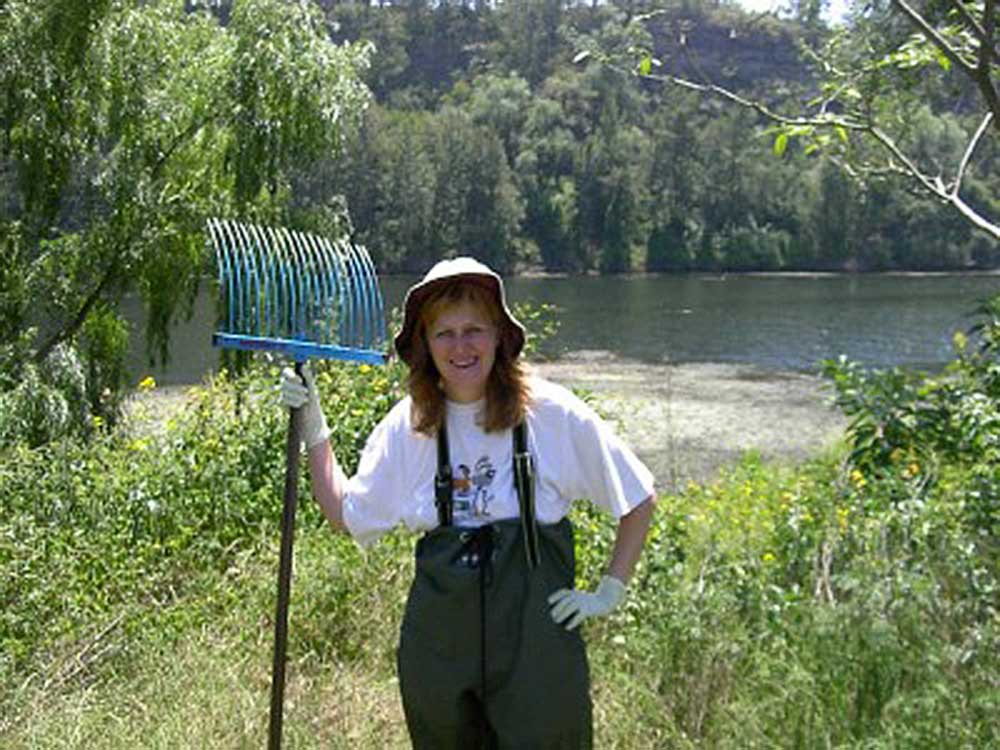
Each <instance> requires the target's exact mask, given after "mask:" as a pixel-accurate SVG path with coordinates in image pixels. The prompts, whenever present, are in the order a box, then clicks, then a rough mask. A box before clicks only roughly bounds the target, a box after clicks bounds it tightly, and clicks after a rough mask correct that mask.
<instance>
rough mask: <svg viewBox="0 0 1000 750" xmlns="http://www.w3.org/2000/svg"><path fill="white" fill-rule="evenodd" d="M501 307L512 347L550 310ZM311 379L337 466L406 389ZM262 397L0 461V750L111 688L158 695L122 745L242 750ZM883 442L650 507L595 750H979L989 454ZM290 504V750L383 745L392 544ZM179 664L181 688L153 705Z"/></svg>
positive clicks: (988, 691) (871, 391) (602, 623)
mask: <svg viewBox="0 0 1000 750" xmlns="http://www.w3.org/2000/svg"><path fill="white" fill-rule="evenodd" d="M518 314H519V316H520V317H521V318H522V319H523V320H525V321H526V322H529V323H530V326H531V327H532V329H534V328H535V327H537V326H538V325H539V323H540V322H541V321H544V320H545V319H546V317H547V316H548V314H549V313H548V312H547V311H545V310H534V311H532V310H523V309H519V310H518ZM998 319H1000V316H997V315H996V303H995V302H990V303H986V304H984V306H983V310H982V312H981V314H980V317H979V318H978V320H979V322H978V324H977V328H976V338H975V341H976V346H975V347H972V346H966V347H963V348H961V349H960V355H959V357H958V359H957V360H956V363H955V364H954V365H953V366H952V367H951V368H949V370H948V371H947V373H944V374H942V375H941V376H940V379H941V380H944V379H950V381H951V383H952V385H951V386H950V387H958V386H957V384H959V383H961V384H963V385H962V387H963V388H965V389H966V391H965V396H963V398H962V399H960V400H961V401H967V400H969V399H970V398H971V397H972V393H971V389H972V388H973V386H976V387H978V388H979V392H980V393H981V395H982V396H983V397H986V398H988V399H990V400H991V401H992V403H994V404H995V399H996V391H995V390H989V389H995V387H996V382H997V381H996V380H995V364H994V354H993V353H994V351H995V349H994V344H993V343H991V342H995V341H996V340H997V331H996V330H995V323H996V320H998ZM316 372H317V381H318V383H319V387H320V389H321V391H322V394H323V402H324V404H325V406H326V408H327V411H328V420H329V423H330V425H331V427H332V428H333V430H334V437H333V439H334V442H335V444H336V445H337V450H338V453H339V455H340V456H341V457H342V458H344V459H345V464H346V466H345V468H346V469H347V470H348V471H351V470H353V468H354V461H355V460H356V456H357V455H358V452H359V451H360V448H361V446H362V444H363V442H364V440H365V438H366V436H367V434H368V433H369V432H370V430H371V429H372V427H373V425H374V424H375V422H376V420H377V419H378V418H380V416H381V415H382V414H384V413H385V411H386V410H387V409H388V408H390V406H391V405H392V404H393V403H394V402H395V401H396V400H397V399H398V398H399V397H400V396H401V394H402V379H403V377H404V370H403V368H402V367H401V365H399V364H398V363H395V364H392V365H390V366H389V367H387V368H371V367H367V366H360V367H355V366H344V365H333V364H317V365H316ZM276 380H277V368H276V367H275V366H271V365H267V364H266V363H265V364H258V366H257V367H256V368H254V369H253V370H251V371H250V372H248V373H247V374H246V375H244V376H241V377H240V378H238V379H230V378H228V377H226V376H224V375H223V376H220V377H219V378H217V379H215V380H214V381H212V382H210V383H208V384H206V385H205V386H203V387H200V388H198V389H194V390H192V391H190V392H189V393H187V394H186V395H185V396H184V400H183V405H182V406H181V407H180V408H178V409H177V410H166V409H164V406H163V405H164V403H168V402H164V401H163V400H162V399H163V396H156V398H155V400H152V401H149V402H143V401H141V402H140V403H139V405H138V406H135V407H134V411H133V412H132V416H131V417H130V418H129V419H128V420H126V421H125V422H123V424H122V425H120V426H119V427H118V428H116V429H114V430H101V431H99V432H98V434H97V437H96V438H95V439H94V440H93V441H91V443H90V444H89V445H88V446H86V447H83V446H81V444H80V443H79V442H78V441H75V440H57V441H52V442H49V443H48V444H46V445H45V446H43V447H39V448H34V449H31V448H28V447H27V446H23V445H22V446H18V447H14V448H8V449H6V450H5V452H4V453H3V454H2V463H0V494H2V496H3V497H4V498H5V499H6V500H5V503H4V504H3V505H2V506H0V565H3V567H4V570H7V571H9V572H10V575H8V576H6V577H4V578H3V579H2V580H0V596H2V597H3V599H4V601H5V602H10V603H11V604H10V606H7V607H5V608H4V610H3V612H2V614H0V642H2V645H3V648H2V653H3V655H4V656H3V660H2V661H0V676H2V677H3V684H4V685H6V686H8V688H7V690H6V691H5V692H4V693H2V694H0V706H3V715H4V716H9V717H12V718H11V720H10V721H9V722H7V723H4V722H0V737H3V739H4V741H5V742H6V743H7V744H8V745H9V746H11V747H14V748H18V747H22V746H25V747H26V746H28V744H27V743H28V742H29V737H31V738H34V739H33V740H32V741H33V742H35V743H36V744H35V745H33V746H41V747H48V746H51V747H57V746H63V747H81V746H82V744H81V741H80V740H79V736H77V739H73V738H71V737H70V736H69V735H68V733H67V732H68V726H69V725H68V724H67V722H66V721H65V720H64V719H65V717H66V716H67V715H72V716H74V717H76V719H75V720H74V721H73V722H71V724H72V726H74V727H79V726H91V725H94V724H100V723H101V718H102V717H105V716H110V715H112V714H115V715H119V714H118V713H116V712H118V711H120V710H121V701H119V700H117V699H116V696H120V695H124V694H128V695H129V696H131V697H130V699H129V701H127V702H126V703H128V705H133V703H134V702H136V701H138V702H139V703H143V702H146V703H148V702H149V701H152V700H154V699H155V700H157V701H161V702H160V703H158V704H157V705H162V706H163V710H161V711H158V712H155V718H151V717H150V715H148V714H147V713H144V714H143V715H141V716H139V715H137V716H136V720H137V721H139V722H140V726H142V727H143V729H142V732H141V734H143V735H144V736H153V735H156V736H161V737H162V736H164V733H170V737H171V738H172V739H165V740H163V743H162V744H164V746H167V745H171V744H172V745H174V746H177V745H178V744H181V745H190V746H200V747H219V748H221V747H225V746H231V745H232V744H233V742H237V744H239V743H246V744H254V743H255V742H256V741H257V740H255V739H254V737H257V738H258V739H259V736H262V733H263V731H264V728H263V725H262V723H261V722H260V721H259V720H258V719H253V718H252V716H253V715H255V713H260V715H261V716H262V715H264V713H266V711H263V709H259V707H261V706H263V705H264V703H265V697H266V690H267V684H268V681H267V669H268V664H269V661H268V659H267V654H268V653H269V649H268V644H269V638H270V626H269V622H268V620H267V617H268V613H269V612H270V611H271V607H272V606H273V589H272V586H273V572H274V566H275V560H276V556H277V551H276V547H277V534H278V526H279V524H278V517H279V515H280V505H281V500H280V494H281V482H282V476H283V464H284V437H285V428H286V424H287V423H286V418H287V417H286V415H285V414H284V413H283V411H282V410H281V409H280V408H279V407H278V405H277V402H276V396H275V394H274V385H273V384H274V382H275V381H276ZM892 382H896V381H892ZM843 383H844V384H850V386H851V388H853V389H854V395H852V396H851V397H850V398H849V399H847V400H845V406H848V405H851V404H853V406H851V408H852V409H854V411H853V412H852V416H853V417H854V418H855V420H857V419H858V418H860V417H861V415H862V414H863V413H866V410H869V411H871V412H872V415H869V417H868V421H872V420H874V419H876V417H875V416H874V415H875V414H877V415H878V417H877V418H878V419H879V420H884V419H885V415H886V414H889V413H892V412H893V411H894V410H895V411H898V410H899V409H898V404H897V402H899V401H903V402H905V401H906V399H907V398H908V395H907V394H909V393H910V392H911V391H910V390H909V389H911V388H913V387H916V386H914V385H913V384H911V383H909V381H904V382H903V384H902V385H901V386H900V388H901V390H902V393H903V395H902V396H900V397H899V398H898V399H896V401H893V399H892V397H891V393H890V391H891V388H890V386H889V385H888V384H883V385H882V386H880V387H879V388H874V386H873V384H872V383H871V382H869V381H868V380H865V379H864V378H863V377H861V376H860V375H857V374H856V373H855V374H853V375H851V376H850V377H848V378H847V379H846V380H844V381H843ZM851 388H845V389H844V390H845V392H851ZM928 393H930V391H928ZM149 397H150V396H147V398H149ZM935 398H936V396H935ZM145 403H148V404H149V405H148V406H146V405H143V404H145ZM946 403H951V402H947V401H946ZM893 404H897V406H895V407H894V406H892V405H893ZM955 405H956V408H958V407H957V403H956V404H955ZM598 406H599V404H598ZM961 413H962V415H963V417H962V418H963V419H966V418H967V417H966V416H965V415H966V412H961ZM976 418H978V417H976ZM903 421H905V420H903ZM955 424H957V425H959V426H960V427H959V430H958V431H959V432H961V431H962V430H966V428H965V427H961V425H969V430H971V428H972V423H971V422H963V421H962V419H959V420H958V421H957V422H955ZM980 427H981V425H980ZM890 432H891V431H890ZM892 434H895V435H899V436H901V437H899V438H898V440H897V443H898V445H899V446H908V448H904V450H909V452H908V453H896V454H895V455H894V454H893V451H892V450H891V449H890V450H889V451H888V453H886V446H882V445H878V446H876V447H872V448H871V449H869V450H868V451H867V452H863V453H855V454H853V457H852V455H851V454H848V455H841V452H840V451H838V452H837V453H835V454H832V455H830V456H823V457H819V458H817V459H816V460H814V461H811V462H808V463H806V464H804V465H802V466H799V467H786V468H782V467H777V466H773V465H770V464H766V463H764V462H763V461H762V460H761V459H760V457H759V456H758V455H756V454H753V453H750V454H748V455H746V456H745V457H744V459H743V460H742V461H741V462H739V463H738V464H737V465H734V466H732V467H730V468H729V469H727V470H725V471H724V472H723V473H722V475H721V476H720V477H719V478H718V479H717V480H716V481H713V482H710V483H706V484H695V483H692V484H690V485H688V487H686V488H685V489H684V490H683V491H681V492H679V493H678V494H676V495H670V496H663V497H661V498H660V499H659V503H658V509H657V513H656V516H655V519H654V524H653V528H652V529H651V532H650V535H649V539H648V543H647V549H646V551H645V554H644V555H643V558H642V561H641V563H640V566H639V569H638V570H637V573H636V576H635V579H634V581H633V583H632V585H631V586H630V595H629V597H628V599H627V601H626V602H625V604H624V605H623V607H622V608H621V609H619V610H618V611H617V612H616V613H614V614H613V615H611V616H610V617H608V618H606V619H603V620H599V621H596V622H594V623H592V624H588V625H587V637H588V641H589V644H590V655H591V663H592V674H593V677H594V692H595V702H596V705H597V706H599V708H600V710H599V712H598V713H597V716H598V723H597V733H598V736H597V741H598V743H599V744H600V745H601V746H602V747H623V748H624V747H629V748H632V747H662V746H664V745H668V746H671V747H680V748H696V747H706V746H721V747H736V746H738V747H762V748H763V747H767V748H801V747H807V748H812V747H826V746H834V747H851V748H858V749H859V750H860V748H862V747H864V748H872V747H878V748H881V747H884V748H890V747H939V746H948V747H951V746H957V747H969V748H973V747H975V748H978V747H989V746H991V743H995V742H996V741H997V740H998V739H1000V724H998V722H997V719H996V717H997V716H998V715H1000V702H998V701H1000V696H998V693H997V691H996V682H995V680H996V674H997V671H998V669H1000V663H998V655H1000V615H998V613H1000V576H998V571H1000V557H998V545H997V539H998V538H1000V527H998V517H1000V516H998V507H997V505H996V498H997V497H1000V472H998V471H997V468H996V467H997V466H998V465H1000V462H998V461H997V460H996V456H995V445H994V444H992V443H990V442H989V441H988V440H987V441H986V442H983V441H981V440H980V441H978V442H977V440H976V439H973V438H972V437H970V435H971V432H970V433H969V434H966V438H965V439H963V440H958V439H957V438H953V439H951V440H950V441H945V442H942V437H941V436H940V435H938V434H937V433H936V432H935V431H934V430H929V431H919V430H918V431H897V432H894V433H892ZM993 434H995V431H994V432H993ZM853 435H854V433H849V435H848V438H849V443H851V441H852V440H853V439H854V438H853ZM851 445H852V446H853V443H851ZM910 449H912V450H910ZM926 456H931V457H933V459H932V461H930V462H927V461H926V460H924V459H923V457H926ZM865 461H867V463H865ZM875 466H877V467H879V468H878V470H875V469H874V468H872V467H875ZM932 469H933V481H929V480H928V476H929V475H930V473H931V470H932ZM301 489H302V493H303V495H302V497H301V503H300V517H299V518H300V523H299V538H298V541H297V557H296V578H295V587H294V592H295V600H294V603H293V612H294V617H293V628H292V637H291V642H290V657H291V661H290V667H291V669H290V677H291V680H292V682H291V686H290V687H291V693H290V695H292V696H294V697H293V699H292V700H291V701H290V702H289V704H288V707H287V712H288V716H287V720H288V732H289V733H290V736H294V737H297V738H301V743H302V746H304V747H314V746H320V745H322V744H324V743H326V744H333V745H334V746H337V745H336V744H335V742H336V741H339V740H336V741H335V739H334V738H335V737H339V736H345V735H350V736H351V737H353V738H355V739H354V740H352V741H353V742H355V746H360V747H373V748H374V747H385V746H392V747H395V746H401V745H402V743H403V742H404V740H403V739H402V738H401V735H400V732H399V729H400V727H401V726H402V715H401V713H400V710H399V706H398V703H397V702H396V700H395V686H394V684H393V683H392V681H391V675H392V673H393V669H394V667H393V664H394V661H393V659H394V657H393V653H394V644H395V639H396V626H397V623H398V621H399V617H400V615H401V606H402V601H403V598H404V597H405V591H406V585H407V581H408V579H409V575H410V571H411V569H412V567H411V566H412V560H411V556H412V540H411V539H410V538H409V537H408V536H407V535H405V534H403V533H399V534H392V535H390V536H389V537H388V538H387V539H386V540H384V541H383V542H381V543H380V544H379V545H378V546H377V547H376V548H374V549H372V550H361V549H359V548H358V547H357V546H356V545H354V543H353V542H351V541H350V540H349V539H347V538H344V537H337V538H331V537H330V534H329V531H328V530H327V529H326V528H325V523H324V522H323V521H322V519H321V516H320V514H319V512H318V510H317V508H316V506H315V504H314V503H313V502H311V501H310V500H309V499H308V498H307V497H306V494H307V490H306V483H305V482H303V486H302V488H301ZM573 520H574V523H575V525H576V528H577V532H578V535H577V562H578V576H579V583H580V585H592V584H593V583H594V582H596V580H597V579H598V578H599V576H600V574H601V572H602V571H603V570H604V568H605V566H606V564H607V559H608V554H609V552H610V549H611V545H612V541H613V524H612V523H611V522H610V520H609V519H608V518H607V517H606V516H605V515H604V514H601V513H599V512H598V511H596V510H595V509H593V508H592V507H590V506H588V505H586V504H582V505H579V506H577V507H576V509H575V510H574V512H573ZM262 613H263V615H262ZM167 655H169V658H168V657H167ZM178 659H179V660H180V665H183V666H186V667H187V669H180V671H182V672H186V673H187V674H188V678H187V680H186V681H185V691H184V695H180V694H178V693H177V691H176V690H172V689H170V688H169V687H167V688H165V686H168V685H170V684H172V683H173V681H174V680H175V675H176V674H177V673H178V668H179V666H180V665H178V663H177V660H178ZM220 684H224V685H225V689H223V690H222V692H223V693H224V694H225V695H227V696H232V697H231V698H227V699H226V701H225V702H224V703H223V704H222V705H220V704H219V703H218V698H217V697H216V698H212V699H209V697H208V696H209V695H210V694H211V695H215V696H218V695H219V694H220V692H219V691H220V687H219V686H220ZM378 686H381V687H378ZM122 691H124V692H122ZM86 696H89V697H86ZM85 697H86V698H85ZM163 701H165V702H163ZM74 706H75V708H73V707H74ZM252 707H258V708H257V709H254V708H252ZM332 707H336V710H333V708H332ZM67 712H68V713H67ZM179 715H180V716H185V717H187V720H186V721H185V722H183V724H184V726H183V728H181V727H180V725H179V724H178V723H177V717H178V716H179ZM248 717H249V718H248ZM373 717H377V718H373ZM373 721H374V722H375V724H374V725H373V724H372V722H373ZM107 725H108V727H110V728H109V729H108V731H107V732H105V733H103V734H102V736H101V739H100V740H99V741H97V742H98V744H96V745H94V746H95V747H101V748H104V747H106V748H115V747H123V746H128V745H129V744H130V743H132V744H134V741H135V738H134V736H133V734H132V733H129V732H126V731H125V729H124V728H125V726H126V725H129V726H132V724H131V722H115V721H111V722H107ZM392 727H395V730H396V731H390V728H392ZM390 736H391V737H393V739H392V740H389V739H387V737H390ZM359 737H360V738H364V739H358V738H359ZM180 738H183V739H180ZM234 738H240V739H239V740H238V741H237V740H235V739H234ZM296 742H299V740H296ZM38 743H41V744H38ZM46 743H47V744H46Z"/></svg>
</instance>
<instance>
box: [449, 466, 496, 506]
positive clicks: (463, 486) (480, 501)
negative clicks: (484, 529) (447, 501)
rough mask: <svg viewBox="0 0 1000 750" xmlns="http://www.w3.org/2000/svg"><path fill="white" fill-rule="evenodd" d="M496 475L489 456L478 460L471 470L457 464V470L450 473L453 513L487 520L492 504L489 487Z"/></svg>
mask: <svg viewBox="0 0 1000 750" xmlns="http://www.w3.org/2000/svg"><path fill="white" fill-rule="evenodd" d="M496 475H497V470H496V468H495V467H494V466H493V462H492V461H490V457H489V456H483V457H482V458H480V459H479V460H478V461H476V465H475V466H473V467H472V468H471V469H470V468H469V466H468V465H467V464H459V465H458V468H457V470H456V471H454V472H452V480H451V485H452V489H453V498H454V503H455V512H456V513H463V514H466V515H467V516H469V517H470V518H477V519H478V518H488V517H489V515H490V510H489V506H490V503H491V502H493V492H492V491H491V489H490V485H491V484H493V478H494V477H495V476H496Z"/></svg>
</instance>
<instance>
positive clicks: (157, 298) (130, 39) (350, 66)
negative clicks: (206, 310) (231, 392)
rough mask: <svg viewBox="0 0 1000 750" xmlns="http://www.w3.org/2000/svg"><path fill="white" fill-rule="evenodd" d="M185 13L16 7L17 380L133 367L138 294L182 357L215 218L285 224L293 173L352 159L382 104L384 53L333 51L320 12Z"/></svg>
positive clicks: (158, 333)
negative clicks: (372, 97) (61, 360)
mask: <svg viewBox="0 0 1000 750" xmlns="http://www.w3.org/2000/svg"><path fill="white" fill-rule="evenodd" d="M185 5H186V4H185V3H182V2H180V1H179V0H153V1H151V2H142V3H136V2H127V1H126V0H104V1H103V2H87V3H80V2H75V0H9V1H8V2H6V3H4V4H3V5H2V6H0V48H2V49H4V50H5V53H4V56H3V58H2V59H0V92H3V94H2V97H0V98H2V100H3V102H4V104H3V105H2V106H3V108H2V110H0V117H2V119H0V179H2V180H3V182H4V185H3V186H4V189H5V192H8V194H9V196H10V197H9V198H8V199H7V200H6V202H5V203H4V204H2V205H0V209H2V211H3V214H2V215H0V243H2V249H3V252H4V258H3V267H4V269H5V270H4V272H3V274H2V276H0V281H2V283H3V287H2V289H0V292H2V299H3V303H2V305H0V309H2V310H3V322H4V327H3V330H2V331H0V346H2V347H3V354H4V356H3V361H2V362H0V369H2V370H4V371H5V372H6V373H7V378H6V379H7V382H17V380H18V372H19V371H20V370H21V369H23V367H24V366H25V363H27V362H31V363H34V365H35V366H38V367H42V368H43V369H44V365H45V363H46V362H47V361H48V360H49V359H50V357H51V356H52V355H53V354H54V353H56V352H62V353H66V352H70V353H73V352H75V353H76V355H78V354H80V353H82V354H84V355H86V354H87V353H88V352H89V353H90V354H89V356H91V357H101V358H105V359H106V360H107V361H108V362H113V361H114V360H115V359H116V358H117V360H118V362H119V364H120V361H121V357H122V356H123V341H125V340H126V339H125V338H124V337H123V336H122V332H123V330H124V323H123V322H122V320H121V318H120V317H119V315H118V306H119V302H120V301H121V300H122V298H123V297H124V295H126V294H128V293H131V292H137V293H139V294H140V295H141V296H142V298H143V300H144V301H145V303H146V306H147V309H148V312H149V316H148V319H149V331H148V341H149V342H150V346H151V350H150V356H151V357H157V358H159V359H161V360H165V359H166V357H167V355H168V352H169V338H168V336H169V323H170V321H171V320H172V319H173V318H174V317H175V316H176V315H179V314H183V313H184V311H185V310H186V309H189V306H190V303H191V301H192V299H193V295H194V293H195V290H196V289H197V285H198V280H199V278H200V276H201V275H202V273H203V272H204V271H205V270H206V268H207V265H206V257H205V251H206V248H205V239H204V235H203V227H204V223H205V220H206V218H207V217H209V216H212V215H227V214H234V213H235V214H239V215H241V216H243V217H245V218H251V219H258V220H277V219H280V218H281V217H282V214H283V211H284V210H285V207H286V206H287V205H288V201H289V191H288V188H287V186H288V184H289V180H290V179H291V176H292V175H293V174H294V172H295V171H296V170H301V169H305V168H307V167H308V166H309V164H310V163H311V161H312V160H313V159H315V158H316V157H317V155H319V154H322V153H325V152H327V151H329V150H330V149H335V148H337V146H338V144H339V143H340V141H341V138H342V135H343V132H344V129H345V127H346V126H348V125H349V123H351V122H352V121H353V120H354V118H355V117H356V116H357V115H358V114H359V113H360V112H361V110H362V109H363V108H364V106H365V104H366V102H367V90H366V89H365V87H364V86H363V85H362V84H361V82H360V77H359V72H360V71H361V70H362V69H363V68H364V67H365V66H366V65H367V59H368V49H367V47H365V46H363V45H345V46H335V45H333V44H332V43H330V42H329V40H328V38H327V36H326V31H325V27H324V25H323V23H322V18H321V16H320V15H319V14H318V12H317V11H316V10H315V9H314V8H313V7H312V6H310V5H307V4H303V3H285V2H281V0H246V1H245V2H241V3H237V4H236V5H235V7H234V8H233V9H232V13H231V16H230V17H229V18H228V25H227V26H223V25H221V24H220V23H219V21H218V19H216V18H215V17H213V16H212V15H210V14H209V13H207V12H205V11H201V10H193V11H192V10H188V9H186V8H185ZM76 355H74V356H76ZM99 364H100V363H97V362H92V363H91V364H90V365H87V366H85V367H84V368H83V369H84V370H85V371H87V372H90V373H92V374H93V375H94V376H95V377H96V376H99V375H100V373H102V372H103V373H105V375H112V374H113V375H114V377H112V382H106V383H100V382H99V383H92V384H90V385H88V392H89V393H91V394H92V396H93V397H94V398H95V399H97V398H98V397H99V396H100V395H101V394H106V395H110V396H111V397H112V398H111V401H113V400H114V399H113V396H114V395H115V394H116V393H117V391H118V390H119V388H120V386H121V385H122V383H121V382H120V377H121V373H122V370H121V368H120V367H115V366H113V364H110V365H109V364H108V363H107V362H105V363H104V364H101V366H97V365H99ZM115 380H117V381H118V382H114V381H115ZM91 406H92V408H93V409H94V410H95V412H96V413H105V414H107V415H109V416H110V415H111V414H112V410H111V406H113V404H110V403H104V402H101V401H99V400H97V401H95V402H94V403H92V405H91Z"/></svg>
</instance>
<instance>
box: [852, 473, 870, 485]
mask: <svg viewBox="0 0 1000 750" xmlns="http://www.w3.org/2000/svg"><path fill="white" fill-rule="evenodd" d="M851 481H852V482H854V486H855V487H857V488H858V489H861V488H862V487H864V486H865V485H866V484H868V480H866V479H865V475H864V474H862V473H861V470H860V469H854V471H852V472H851Z"/></svg>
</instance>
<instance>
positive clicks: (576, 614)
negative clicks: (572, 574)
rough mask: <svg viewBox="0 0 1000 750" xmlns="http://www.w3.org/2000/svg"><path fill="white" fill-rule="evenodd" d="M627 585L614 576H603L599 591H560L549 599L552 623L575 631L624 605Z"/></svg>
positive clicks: (598, 587)
mask: <svg viewBox="0 0 1000 750" xmlns="http://www.w3.org/2000/svg"><path fill="white" fill-rule="evenodd" d="M624 598H625V584H624V583H622V582H621V581H619V580H618V579H617V578H615V577H614V576H602V577H601V582H600V584H599V585H598V586H597V591H595V592H593V593H590V592H589V591H577V590H575V589H559V590H558V591H557V592H555V593H554V594H552V596H550V597H549V604H551V605H552V609H551V610H549V614H550V615H552V621H553V622H555V623H565V625H566V630H573V629H574V628H576V627H577V626H578V625H580V623H582V622H583V621H584V620H586V619H587V618H588V617H601V616H603V615H606V614H608V613H609V612H611V610H613V609H614V608H615V607H617V606H618V605H619V604H621V603H622V599H624Z"/></svg>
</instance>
